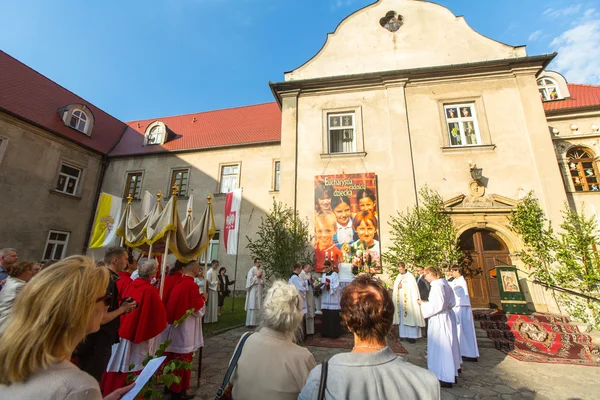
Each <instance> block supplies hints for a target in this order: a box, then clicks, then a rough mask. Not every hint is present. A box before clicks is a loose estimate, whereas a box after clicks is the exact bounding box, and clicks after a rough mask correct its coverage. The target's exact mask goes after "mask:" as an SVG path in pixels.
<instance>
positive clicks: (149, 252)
mask: <svg viewBox="0 0 600 400" xmlns="http://www.w3.org/2000/svg"><path fill="white" fill-rule="evenodd" d="M152 246H154V243H152V244H151V245H150V248H149V249H148V259H149V260H152V259H154V257H152Z"/></svg>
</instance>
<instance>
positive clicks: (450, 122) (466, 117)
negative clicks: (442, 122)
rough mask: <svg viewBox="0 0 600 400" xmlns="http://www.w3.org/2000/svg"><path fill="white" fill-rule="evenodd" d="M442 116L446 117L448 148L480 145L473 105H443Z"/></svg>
mask: <svg viewBox="0 0 600 400" xmlns="http://www.w3.org/2000/svg"><path fill="white" fill-rule="evenodd" d="M444 114H445V116H446V126H447V127H448V135H449V140H450V141H449V144H450V146H474V145H479V144H481V136H480V134H479V126H478V124H477V115H476V112H475V105H474V104H472V103H471V104H454V105H445V106H444Z"/></svg>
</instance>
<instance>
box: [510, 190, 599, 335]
mask: <svg viewBox="0 0 600 400" xmlns="http://www.w3.org/2000/svg"><path fill="white" fill-rule="evenodd" d="M581 209H582V210H581V213H578V212H577V211H576V210H574V209H572V208H571V207H569V205H568V204H565V208H564V210H563V211H562V216H563V221H562V223H561V224H560V227H561V231H560V232H559V233H555V232H554V230H553V229H552V225H551V223H550V222H549V221H548V219H547V218H546V216H545V214H544V211H543V210H542V208H541V207H540V205H539V202H538V201H537V199H536V198H535V197H534V196H533V192H530V193H529V194H528V195H527V197H525V198H524V199H523V200H521V201H520V202H519V204H518V205H517V209H516V210H515V211H514V212H513V213H512V215H511V218H510V228H511V229H512V230H513V231H514V232H516V233H518V234H519V235H521V238H522V240H523V244H524V249H523V251H522V253H521V260H522V261H523V263H524V264H525V265H527V266H528V267H529V268H530V270H531V276H532V277H534V278H535V279H536V280H538V281H540V282H541V283H545V284H549V285H553V286H555V287H558V288H562V289H566V290H570V291H572V292H576V293H580V294H583V295H584V296H587V298H586V297H581V296H576V295H573V294H568V293H566V292H564V291H555V292H554V293H553V294H554V298H555V300H556V302H557V304H558V305H559V307H561V308H563V309H565V310H566V311H567V312H568V313H569V314H570V315H572V316H573V317H574V318H577V319H579V320H580V321H583V322H586V323H589V324H591V325H593V326H594V327H595V328H596V329H599V328H600V302H597V301H594V300H592V299H590V297H595V298H600V256H599V255H598V251H597V246H598V240H599V237H598V225H597V222H596V218H595V217H589V218H588V217H586V216H585V214H584V206H583V205H582V207H581Z"/></svg>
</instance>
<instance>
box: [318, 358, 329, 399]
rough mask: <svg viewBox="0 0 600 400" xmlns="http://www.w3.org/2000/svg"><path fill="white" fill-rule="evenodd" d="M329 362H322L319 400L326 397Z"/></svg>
mask: <svg viewBox="0 0 600 400" xmlns="http://www.w3.org/2000/svg"><path fill="white" fill-rule="evenodd" d="M327 364H328V361H327V360H325V361H323V364H321V382H319V400H324V399H325V387H326V386H327Z"/></svg>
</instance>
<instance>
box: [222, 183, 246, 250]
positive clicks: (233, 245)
mask: <svg viewBox="0 0 600 400" xmlns="http://www.w3.org/2000/svg"><path fill="white" fill-rule="evenodd" d="M241 205H242V189H234V190H232V191H231V192H229V193H227V196H226V197H225V228H224V229H223V232H224V237H225V241H224V243H225V250H226V251H227V254H237V250H238V249H237V246H238V235H239V233H240V208H241Z"/></svg>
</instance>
